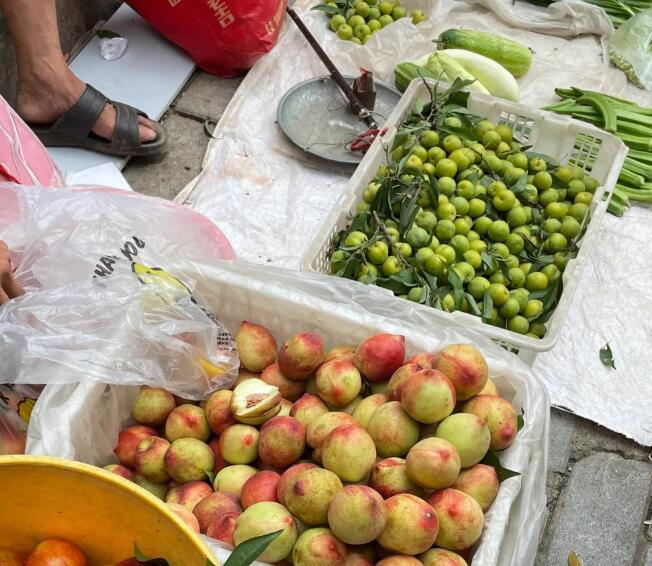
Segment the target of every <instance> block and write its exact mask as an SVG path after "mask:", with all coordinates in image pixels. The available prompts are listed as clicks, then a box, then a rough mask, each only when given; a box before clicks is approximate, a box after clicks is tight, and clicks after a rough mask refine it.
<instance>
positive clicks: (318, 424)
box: [306, 412, 356, 448]
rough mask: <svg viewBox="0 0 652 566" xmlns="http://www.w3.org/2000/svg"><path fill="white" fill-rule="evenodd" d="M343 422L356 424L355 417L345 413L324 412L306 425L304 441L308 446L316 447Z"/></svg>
mask: <svg viewBox="0 0 652 566" xmlns="http://www.w3.org/2000/svg"><path fill="white" fill-rule="evenodd" d="M343 424H356V421H355V419H354V418H353V417H352V416H351V415H347V414H346V413H339V412H334V413H324V414H323V415H321V416H320V417H317V418H316V419H315V420H313V421H312V422H311V423H310V424H309V425H308V426H307V427H306V442H307V443H308V446H310V448H318V447H319V446H321V445H322V443H323V442H324V439H325V438H326V437H327V436H328V433H330V431H331V430H333V429H335V428H337V427H338V426H340V425H343Z"/></svg>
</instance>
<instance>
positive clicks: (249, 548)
mask: <svg viewBox="0 0 652 566" xmlns="http://www.w3.org/2000/svg"><path fill="white" fill-rule="evenodd" d="M282 532H283V529H281V530H280V531H276V532H273V533H269V534H267V535H262V536H259V537H255V538H250V539H249V540H246V541H244V542H243V543H241V544H239V545H238V546H236V547H235V549H234V550H233V552H232V553H231V556H229V558H228V560H227V561H226V562H225V563H224V566H249V565H250V564H251V563H252V562H254V561H255V560H256V559H257V558H258V557H259V556H260V555H261V554H262V553H263V552H265V550H266V549H267V547H268V546H269V545H270V544H271V543H272V542H274V540H275V539H276V538H278V537H279V536H280V535H281V533H282Z"/></svg>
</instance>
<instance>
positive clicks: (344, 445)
mask: <svg viewBox="0 0 652 566" xmlns="http://www.w3.org/2000/svg"><path fill="white" fill-rule="evenodd" d="M321 461H322V465H323V466H324V468H326V469H327V470H330V471H331V472H333V473H335V474H337V476H338V477H339V478H340V479H341V480H342V481H346V482H358V481H361V480H363V479H365V478H366V477H367V476H368V475H369V472H370V471H371V468H373V466H374V462H375V461H376V446H375V445H374V441H373V439H372V438H371V436H369V433H368V432H367V431H366V430H365V429H363V428H362V427H361V426H360V425H359V424H357V423H355V424H349V425H341V426H338V427H337V428H335V429H333V430H332V431H331V432H330V433H329V434H328V436H327V437H326V438H325V439H324V442H323V444H322V445H321ZM345 542H346V541H345ZM367 542H369V541H367ZM351 544H353V543H351ZM360 544H362V543H360Z"/></svg>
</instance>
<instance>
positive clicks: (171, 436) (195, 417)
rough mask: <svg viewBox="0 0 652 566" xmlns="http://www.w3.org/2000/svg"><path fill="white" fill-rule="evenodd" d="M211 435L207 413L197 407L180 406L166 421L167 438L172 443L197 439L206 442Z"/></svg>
mask: <svg viewBox="0 0 652 566" xmlns="http://www.w3.org/2000/svg"><path fill="white" fill-rule="evenodd" d="M210 435H211V429H210V427H209V426H208V421H207V420H206V413H204V410H203V409H202V408H201V407H197V406H196V405H179V406H178V407H176V408H175V409H174V410H173V411H172V412H171V413H170V415H169V416H168V418H167V420H166V421H165V436H166V437H167V439H168V440H169V441H170V442H174V441H175V440H178V439H179V438H196V439H197V440H202V441H204V442H205V441H207V440H208V439H209V437H210Z"/></svg>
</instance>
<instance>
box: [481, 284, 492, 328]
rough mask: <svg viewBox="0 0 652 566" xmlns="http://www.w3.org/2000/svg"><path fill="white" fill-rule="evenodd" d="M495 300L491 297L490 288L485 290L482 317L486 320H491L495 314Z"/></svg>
mask: <svg viewBox="0 0 652 566" xmlns="http://www.w3.org/2000/svg"><path fill="white" fill-rule="evenodd" d="M493 308H494V301H493V299H492V298H491V294H490V293H489V289H487V290H486V291H485V292H484V297H483V298H482V318H483V319H484V320H485V321H488V320H491V315H492V314H493Z"/></svg>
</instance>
